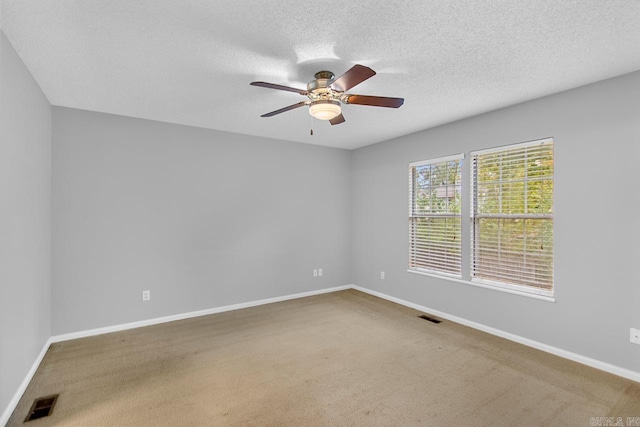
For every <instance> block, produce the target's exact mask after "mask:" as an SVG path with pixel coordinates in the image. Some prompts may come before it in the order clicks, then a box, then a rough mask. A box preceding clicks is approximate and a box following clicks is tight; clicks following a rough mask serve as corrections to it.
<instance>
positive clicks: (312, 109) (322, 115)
mask: <svg viewBox="0 0 640 427" xmlns="http://www.w3.org/2000/svg"><path fill="white" fill-rule="evenodd" d="M341 113H342V108H341V107H340V101H334V100H320V101H314V102H313V103H312V104H311V105H310V106H309V114H311V116H313V117H315V118H316V119H318V120H331V119H334V118H336V117H338V116H339V115H340V114H341Z"/></svg>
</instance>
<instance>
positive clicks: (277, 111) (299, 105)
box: [260, 101, 307, 117]
mask: <svg viewBox="0 0 640 427" xmlns="http://www.w3.org/2000/svg"><path fill="white" fill-rule="evenodd" d="M303 105H307V103H306V102H304V101H302V102H298V103H297V104H293V105H289V106H288V107H284V108H281V109H279V110H276V111H272V112H270V113H267V114H263V115H261V116H260V117H271V116H275V115H276V114H280V113H284V112H285V111H289V110H294V109H296V108H300V107H302V106H303Z"/></svg>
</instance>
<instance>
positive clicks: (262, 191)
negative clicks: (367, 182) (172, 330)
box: [52, 107, 351, 334]
mask: <svg viewBox="0 0 640 427" xmlns="http://www.w3.org/2000/svg"><path fill="white" fill-rule="evenodd" d="M350 158H351V152H350V151H346V150H339V149H334V148H324V147H319V146H312V145H303V144H296V143H288V142H282V141H274V140H269V139H263V138H257V137H248V136H243V135H237V134H230V133H225V132H218V131H211V130H204V129H198V128H192V127H186V126H178V125H172V124H167V123H160V122H153V121H147V120H140V119H133V118H127V117H121V116H114V115H108V114H102V113H94V112H87V111H81V110H74V109H67V108H59V107H54V129H53V217H52V218H53V220H52V221H53V222H52V226H53V284H52V289H53V300H52V307H53V333H54V334H62V333H67V332H73V331H81V330H86V329H91V328H96V327H102V326H110V325H116V324H121V323H125V322H132V321H138V320H143V319H149V318H155V317H160V316H166V315H172V314H178V313H184V312H189V311H194V310H201V309H207V308H212V307H219V306H224V305H228V304H235V303H242V302H247V301H253V300H259V299H264V298H270V297H277V296H282V295H288V294H294V293H299V292H306V291H311V290H317V289H323V288H327V287H333V286H339V285H346V284H349V283H350V279H351V264H350V257H349V254H350V244H351V242H350V233H349V225H350V206H351V204H350V186H349V185H348V182H349V174H350V169H349V166H350ZM318 267H321V268H323V270H324V275H323V277H318V278H314V277H313V276H312V270H313V269H314V268H318ZM145 289H149V290H151V301H149V302H145V303H143V302H142V301H141V292H142V290H145Z"/></svg>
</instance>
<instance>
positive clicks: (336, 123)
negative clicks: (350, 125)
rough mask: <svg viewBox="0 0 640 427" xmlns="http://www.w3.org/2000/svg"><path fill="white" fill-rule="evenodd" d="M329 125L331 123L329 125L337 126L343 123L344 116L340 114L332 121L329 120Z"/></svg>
mask: <svg viewBox="0 0 640 427" xmlns="http://www.w3.org/2000/svg"><path fill="white" fill-rule="evenodd" d="M329 123H331V125H332V126H333V125H339V124H340V123H344V116H343V115H342V114H339V115H337V116H335V117H334V118H333V119H331V120H329Z"/></svg>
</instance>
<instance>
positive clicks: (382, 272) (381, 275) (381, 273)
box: [380, 271, 384, 280]
mask: <svg viewBox="0 0 640 427" xmlns="http://www.w3.org/2000/svg"><path fill="white" fill-rule="evenodd" d="M380 279H382V280H384V271H381V272H380Z"/></svg>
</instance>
